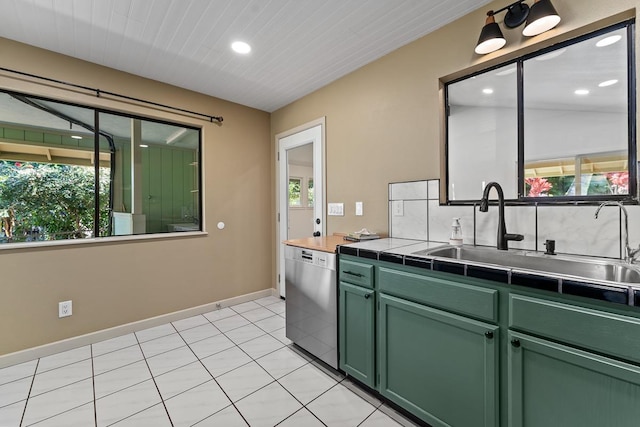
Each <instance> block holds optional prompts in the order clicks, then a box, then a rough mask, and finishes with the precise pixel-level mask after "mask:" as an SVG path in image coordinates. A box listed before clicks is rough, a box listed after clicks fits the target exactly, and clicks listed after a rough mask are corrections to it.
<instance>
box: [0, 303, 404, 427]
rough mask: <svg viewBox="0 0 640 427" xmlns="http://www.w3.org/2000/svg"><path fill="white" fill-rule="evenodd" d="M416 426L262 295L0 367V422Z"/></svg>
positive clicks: (47, 425) (98, 426) (2, 425)
mask: <svg viewBox="0 0 640 427" xmlns="http://www.w3.org/2000/svg"><path fill="white" fill-rule="evenodd" d="M32 425H33V426H38V427H53V426H64V427H74V426H78V427H89V426H95V427H103V426H111V425H114V426H118V427H125V426H131V427H146V426H149V427H162V426H176V427H178V426H198V427H206V426H224V427H233V426H247V425H249V426H276V425H277V426H304V427H307V426H309V427H313V426H345V427H356V426H362V427H374V426H384V427H393V426H399V425H404V426H413V425H414V424H412V423H411V422H410V421H409V420H407V419H406V418H404V417H403V416H402V415H400V414H398V413H397V412H395V411H394V410H393V409H392V408H390V407H388V406H387V405H386V404H383V403H382V402H380V401H379V400H378V399H376V398H375V397H374V396H372V395H370V394H368V393H366V392H365V391H363V390H362V389H360V388H359V387H357V386H356V385H355V384H354V383H352V382H351V381H350V380H349V379H348V378H345V377H344V376H343V375H341V374H340V373H339V372H337V371H334V370H332V369H330V368H327V367H326V366H325V365H322V364H321V363H320V362H318V361H316V360H314V359H313V358H312V357H310V356H309V355H308V354H306V353H304V352H302V351H300V350H299V349H298V348H297V347H295V346H294V345H293V344H292V343H291V342H290V341H289V340H288V339H287V338H286V337H285V303H284V301H282V300H280V299H279V298H275V297H266V298H261V299H257V300H255V301H250V302H246V303H243V304H238V305H235V306H231V307H226V308H223V309H220V310H216V311H213V312H210V313H206V314H204V315H199V316H194V317H190V318H187V319H183V320H179V321H176V322H173V323H168V324H165V325H161V326H157V327H154V328H150V329H146V330H143V331H139V332H136V333H134V334H128V335H123V336H120V337H117V338H113V339H110V340H107V341H102V342H99V343H96V344H93V345H90V346H86V347H80V348H76V349H73V350H70V351H66V352H63V353H59V354H54V355H52V356H47V357H43V358H40V359H37V360H32V361H30V362H26V363H22V364H20V365H16V366H11V367H8V368H5V369H0V427H22V426H25V427H26V426H32Z"/></svg>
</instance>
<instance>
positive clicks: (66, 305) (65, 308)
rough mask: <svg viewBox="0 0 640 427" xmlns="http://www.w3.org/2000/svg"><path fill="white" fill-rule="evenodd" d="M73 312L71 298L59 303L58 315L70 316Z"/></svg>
mask: <svg viewBox="0 0 640 427" xmlns="http://www.w3.org/2000/svg"><path fill="white" fill-rule="evenodd" d="M71 314H72V305H71V300H69V301H62V302H59V303H58V317H68V316H71Z"/></svg>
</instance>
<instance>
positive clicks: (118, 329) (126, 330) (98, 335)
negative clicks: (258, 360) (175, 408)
mask: <svg viewBox="0 0 640 427" xmlns="http://www.w3.org/2000/svg"><path fill="white" fill-rule="evenodd" d="M268 296H274V297H277V298H279V297H280V295H279V293H278V290H277V289H273V288H269V289H263V290H261V291H257V292H253V293H250V294H246V295H240V296H237V297H233V298H228V299H225V300H221V301H216V302H212V303H209V304H203V305H199V306H197V307H191V308H187V309H184V310H180V311H174V312H173V313H167V314H162V315H160V316H156V317H151V318H149V319H144V320H139V321H137V322H131V323H127V324H124V325H120V326H114V327H113V328H109V329H103V330H101V331H96V332H91V333H88V334H85V335H80V336H77V337H73V338H67V339H65V340H61V341H56V342H52V343H50V344H44V345H41V346H38V347H33V348H28V349H26V350H21V351H16V352H15V353H8V354H5V355H2V356H0V369H2V368H6V367H7V366H13V365H17V364H19V363H24V362H28V361H30V360H34V359H38V358H40V357H45V356H50V355H52V354H56V353H61V352H63V351H67V350H71V349H74V348H78V347H82V346H85V345H89V344H94V343H97V342H100V341H104V340H108V339H111V338H116V337H119V336H121V335H126V334H130V333H132V332H137V331H141V330H143V329H148V328H153V327H154V326H160V325H164V324H165V323H169V322H175V321H176V320H181V319H186V318H187V317H191V316H197V315H198V314H204V313H208V312H210V311H214V310H220V309H221V308H224V307H228V306H231V305H236V304H241V303H243V302H247V301H252V300H254V299H258V298H263V297H268Z"/></svg>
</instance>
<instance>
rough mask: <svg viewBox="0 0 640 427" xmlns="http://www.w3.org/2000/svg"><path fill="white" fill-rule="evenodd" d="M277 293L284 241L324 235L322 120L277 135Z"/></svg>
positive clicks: (281, 282)
mask: <svg viewBox="0 0 640 427" xmlns="http://www.w3.org/2000/svg"><path fill="white" fill-rule="evenodd" d="M276 140H277V146H278V148H277V149H278V154H277V163H278V165H277V170H278V178H277V181H278V184H277V187H278V190H277V198H278V204H277V205H278V218H279V220H278V224H277V228H278V261H277V264H278V266H277V267H278V268H277V270H278V290H279V292H280V295H281V296H282V297H284V296H285V289H284V283H285V281H284V246H285V245H284V244H283V243H282V242H284V241H285V240H288V239H299V238H304V237H312V236H324V235H325V233H326V225H325V211H324V203H325V202H324V198H325V197H324V194H325V193H324V183H325V172H324V119H321V120H318V121H315V122H312V123H309V124H307V125H304V126H302V127H300V128H296V129H293V130H292V131H290V132H286V133H284V134H279V135H276Z"/></svg>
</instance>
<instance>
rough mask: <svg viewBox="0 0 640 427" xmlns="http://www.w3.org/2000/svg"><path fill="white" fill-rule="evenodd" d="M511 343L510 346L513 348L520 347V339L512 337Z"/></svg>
mask: <svg viewBox="0 0 640 427" xmlns="http://www.w3.org/2000/svg"><path fill="white" fill-rule="evenodd" d="M511 345H512V346H514V347H515V348H518V347H520V340H518V339H515V338H514V339H512V340H511Z"/></svg>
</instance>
